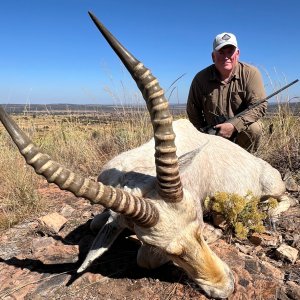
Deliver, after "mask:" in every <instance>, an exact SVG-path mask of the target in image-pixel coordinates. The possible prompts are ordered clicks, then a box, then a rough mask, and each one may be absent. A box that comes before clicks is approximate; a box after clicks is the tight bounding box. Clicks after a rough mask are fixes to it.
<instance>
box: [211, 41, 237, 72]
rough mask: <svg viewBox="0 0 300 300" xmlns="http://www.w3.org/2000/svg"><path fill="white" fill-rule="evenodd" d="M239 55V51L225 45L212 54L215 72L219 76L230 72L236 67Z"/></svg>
mask: <svg viewBox="0 0 300 300" xmlns="http://www.w3.org/2000/svg"><path fill="white" fill-rule="evenodd" d="M239 55H240V50H239V49H237V48H236V47H234V46H232V45H227V46H224V47H223V48H221V49H220V50H218V51H214V52H213V53H212V59H213V62H214V63H215V66H216V68H217V70H218V71H219V72H220V73H221V74H226V73H229V72H231V71H232V70H233V69H234V67H235V66H236V64H237V62H238V59H239Z"/></svg>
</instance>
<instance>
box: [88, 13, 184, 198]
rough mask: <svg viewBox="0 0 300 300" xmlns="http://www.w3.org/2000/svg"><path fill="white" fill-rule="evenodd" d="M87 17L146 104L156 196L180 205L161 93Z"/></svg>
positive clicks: (152, 79)
mask: <svg viewBox="0 0 300 300" xmlns="http://www.w3.org/2000/svg"><path fill="white" fill-rule="evenodd" d="M89 15H90V17H91V18H92V20H93V21H94V23H95V25H96V26H97V27H98V29H99V30H100V32H101V33H102V35H103V36H104V38H105V39H106V40H107V42H108V43H109V45H110V46H111V47H112V49H113V50H114V51H115V53H116V54H117V55H118V56H119V58H120V59H121V61H122V62H123V64H124V65H125V67H126V68H127V70H128V71H129V73H130V74H131V76H132V77H133V79H134V80H135V82H136V83H137V86H138V87H139V89H140V91H141V92H142V94H143V97H144V99H145V101H146V103H147V108H148V110H149V113H150V117H151V122H152V126H153V132H154V140H155V163H156V177H157V183H158V188H159V194H160V195H161V197H162V198H163V199H164V200H165V201H167V202H179V201H181V200H182V198H183V191H182V183H181V180H180V176H179V165H178V158H177V155H176V146H175V133H174V131H173V127H172V122H173V118H172V116H171V114H170V111H169V104H168V101H167V100H166V98H165V96H164V91H163V89H162V88H161V87H160V86H159V83H158V80H157V79H156V78H155V77H154V76H153V75H152V74H151V72H150V70H149V69H147V68H146V67H145V66H144V65H143V64H142V63H141V62H140V61H138V60H137V59H136V58H135V57H134V56H133V55H132V54H131V53H130V52H129V51H128V50H127V49H125V48H124V47H123V46H122V45H121V44H120V42H119V41H118V40H117V39H116V38H115V37H114V36H113V35H112V34H111V33H110V32H109V31H108V30H107V29H106V28H105V26H104V25H103V24H102V23H101V22H100V21H99V20H98V19H97V18H96V17H95V16H94V15H93V14H92V13H91V12H89Z"/></svg>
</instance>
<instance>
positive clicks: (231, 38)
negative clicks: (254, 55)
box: [213, 32, 238, 51]
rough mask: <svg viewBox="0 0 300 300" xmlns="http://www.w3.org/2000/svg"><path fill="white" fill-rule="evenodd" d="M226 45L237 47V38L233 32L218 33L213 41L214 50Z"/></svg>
mask: <svg viewBox="0 0 300 300" xmlns="http://www.w3.org/2000/svg"><path fill="white" fill-rule="evenodd" d="M226 45H232V46H234V47H236V48H237V46H238V45H237V40H236V37H235V35H234V34H233V33H229V32H223V33H220V34H218V35H217V36H216V37H215V39H214V43H213V50H215V51H218V50H220V49H221V48H223V47H224V46H226Z"/></svg>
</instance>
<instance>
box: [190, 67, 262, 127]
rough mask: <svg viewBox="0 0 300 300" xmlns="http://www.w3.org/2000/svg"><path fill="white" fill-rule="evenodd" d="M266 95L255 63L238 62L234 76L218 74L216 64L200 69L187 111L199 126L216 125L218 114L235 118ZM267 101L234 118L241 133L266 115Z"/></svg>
mask: <svg viewBox="0 0 300 300" xmlns="http://www.w3.org/2000/svg"><path fill="white" fill-rule="evenodd" d="M265 97H266V94H265V90H264V86H263V80H262V76H261V74H260V72H259V71H258V69H257V68H256V67H254V66H251V65H249V64H246V63H243V62H238V64H237V65H236V67H235V70H234V72H233V75H232V77H231V79H230V80H229V81H228V82H227V83H225V82H223V81H221V80H220V79H219V77H218V72H217V69H216V67H215V65H214V64H213V65H211V66H209V67H207V68H206V69H204V70H202V71H200V72H199V73H198V74H197V75H196V76H195V77H194V79H193V81H192V84H191V87H190V92H189V96H188V101H187V114H188V117H189V119H190V121H191V123H192V124H193V125H194V126H195V127H196V128H197V129H198V130H200V128H202V127H204V126H206V125H213V124H214V119H215V116H220V115H224V116H226V117H228V118H233V117H234V116H235V115H236V114H238V113H240V112H241V111H243V110H245V109H247V108H248V107H249V106H250V105H252V104H254V103H255V102H256V101H258V100H262V99H264V98H265ZM266 109H267V102H263V103H261V104H260V105H258V106H256V107H254V108H252V109H249V110H248V111H247V112H246V113H245V114H244V115H243V116H240V117H237V118H234V119H232V120H231V121H230V123H232V124H233V126H234V127H235V128H236V130H237V131H238V132H241V131H243V130H245V129H246V127H247V126H248V125H250V124H251V123H254V122H256V121H257V120H258V119H260V118H261V117H263V116H264V115H265V112H266Z"/></svg>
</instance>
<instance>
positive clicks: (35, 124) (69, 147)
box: [0, 109, 152, 229]
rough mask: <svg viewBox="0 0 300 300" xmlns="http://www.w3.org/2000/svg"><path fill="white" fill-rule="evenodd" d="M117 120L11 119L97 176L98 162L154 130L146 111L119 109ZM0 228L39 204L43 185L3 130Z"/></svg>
mask: <svg viewBox="0 0 300 300" xmlns="http://www.w3.org/2000/svg"><path fill="white" fill-rule="evenodd" d="M114 115H115V116H116V118H114V120H111V119H110V118H109V117H108V119H107V117H105V118H103V117H99V120H97V119H96V121H95V119H94V118H93V121H94V122H91V123H89V122H86V119H88V118H85V119H84V120H85V121H84V122H83V121H82V118H80V116H78V115H77V116H76V115H68V116H55V115H49V116H47V117H45V116H41V117H37V116H35V117H33V116H30V115H27V116H18V117H16V118H15V119H16V120H17V123H18V124H19V126H20V127H21V128H22V129H23V130H25V131H26V133H27V134H28V135H29V136H30V138H31V139H32V140H33V142H34V143H35V144H36V145H38V146H39V147H40V148H41V150H42V151H43V152H45V153H48V154H50V155H51V157H52V158H53V159H54V160H56V161H58V162H60V163H62V164H63V165H65V166H66V167H68V168H69V169H71V170H73V171H76V172H78V173H80V174H82V175H84V176H90V177H97V175H98V174H99V171H100V169H101V167H102V165H103V164H104V163H105V162H107V161H108V160H109V159H111V158H112V157H114V156H115V155H117V154H118V153H121V152H123V151H125V150H128V149H131V148H134V147H137V146H139V145H140V144H142V143H144V142H145V141H147V140H148V139H149V138H150V137H151V134H152V128H151V125H150V121H149V117H148V113H146V112H145V110H142V111H139V110H133V109H132V110H129V111H128V110H126V112H125V111H124V110H123V109H121V110H117V111H115V112H114ZM0 168H1V170H2V171H1V174H0V182H1V191H0V229H5V228H8V227H10V226H12V225H13V224H16V223H18V222H19V221H20V220H22V219H24V218H27V217H28V216H35V215H37V213H38V212H39V210H40V209H41V208H43V205H44V203H43V199H42V195H41V194H40V193H39V192H38V190H39V188H40V187H41V185H42V184H43V182H44V181H43V180H42V179H41V177H38V176H37V175H36V174H35V173H34V172H33V170H32V169H31V167H28V166H27V165H26V164H25V161H24V159H23V158H22V157H21V156H20V154H19V152H18V151H17V149H16V147H15V146H14V145H13V143H12V142H11V140H10V138H9V137H8V135H7V133H6V132H5V131H4V130H3V131H2V133H1V134H0Z"/></svg>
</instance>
